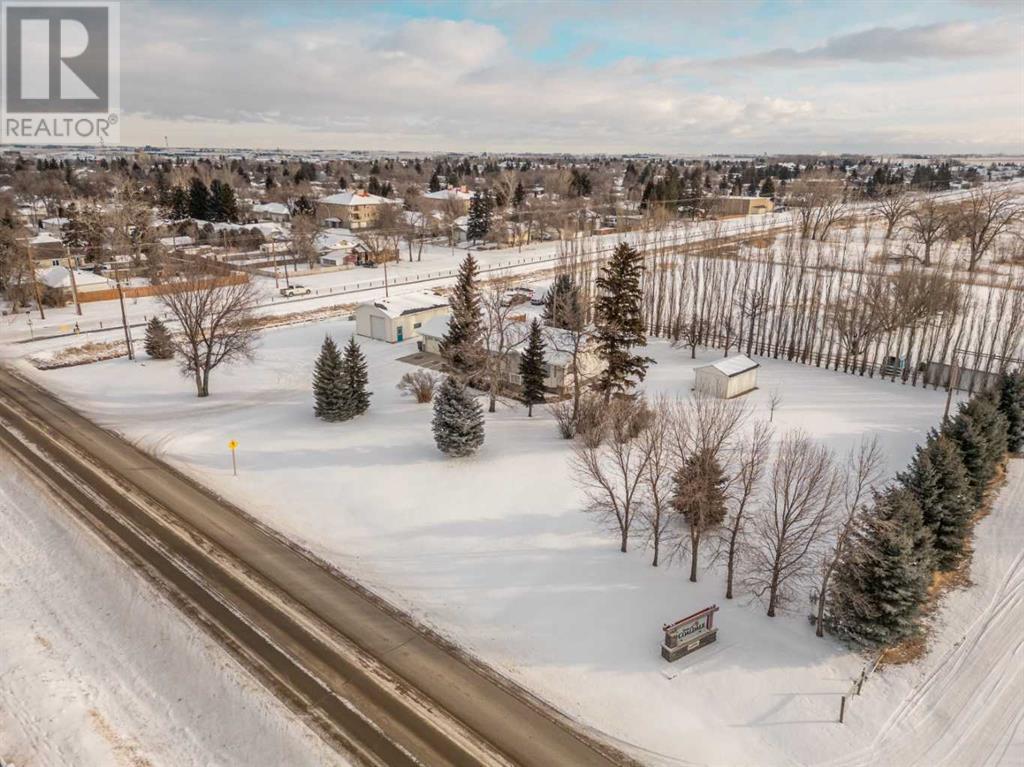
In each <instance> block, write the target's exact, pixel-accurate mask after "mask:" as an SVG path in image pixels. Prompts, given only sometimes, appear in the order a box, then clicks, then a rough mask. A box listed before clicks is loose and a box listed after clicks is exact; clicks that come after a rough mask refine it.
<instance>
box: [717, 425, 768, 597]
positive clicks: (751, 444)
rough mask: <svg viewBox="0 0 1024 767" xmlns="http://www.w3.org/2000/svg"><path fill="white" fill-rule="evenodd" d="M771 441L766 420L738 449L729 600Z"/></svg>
mask: <svg viewBox="0 0 1024 767" xmlns="http://www.w3.org/2000/svg"><path fill="white" fill-rule="evenodd" d="M771 441H772V428H771V426H769V425H768V424H766V423H764V422H763V421H762V422H760V423H758V424H756V425H755V426H754V428H753V430H752V431H751V432H750V434H749V435H748V436H747V437H746V438H745V439H744V440H743V442H742V443H741V444H740V446H739V449H738V450H737V454H736V468H735V473H734V474H733V477H732V480H731V482H730V483H729V493H728V498H729V505H730V507H731V508H732V513H731V516H730V517H729V520H728V524H727V525H726V527H725V529H724V531H723V533H724V534H723V536H722V539H723V540H722V543H723V544H724V546H723V548H724V550H725V598H726V599H732V598H733V581H734V580H735V577H736V566H737V564H738V561H739V556H740V551H741V550H742V548H743V544H744V538H745V535H746V528H747V520H748V512H749V511H750V506H751V504H753V503H754V501H755V499H756V497H757V492H758V489H759V486H760V483H761V479H762V478H763V477H764V470H765V465H766V464H767V462H768V449H769V447H770V446H771Z"/></svg>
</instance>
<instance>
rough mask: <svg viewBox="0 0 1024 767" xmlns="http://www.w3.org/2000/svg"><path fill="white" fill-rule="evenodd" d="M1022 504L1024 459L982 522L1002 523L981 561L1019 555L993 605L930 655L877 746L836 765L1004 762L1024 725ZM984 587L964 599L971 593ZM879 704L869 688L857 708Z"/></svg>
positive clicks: (981, 765) (991, 532)
mask: <svg viewBox="0 0 1024 767" xmlns="http://www.w3.org/2000/svg"><path fill="white" fill-rule="evenodd" d="M1022 508H1024V462H1021V461H1014V462H1013V463H1012V464H1011V467H1010V472H1009V477H1008V481H1007V484H1006V485H1005V486H1004V488H1003V490H1002V492H1001V493H1000V495H999V497H998V498H997V499H996V502H995V504H994V506H993V509H992V512H991V514H990V515H989V516H988V517H986V519H985V520H982V522H980V523H979V524H980V525H984V524H985V523H986V521H991V525H990V527H993V528H995V529H986V530H984V531H983V532H982V533H981V534H982V535H983V536H984V537H985V543H984V545H983V546H981V545H979V547H978V550H977V551H975V554H974V557H975V559H974V567H975V568H978V569H984V566H985V565H987V564H988V560H989V559H990V558H998V559H1002V558H1003V557H1001V556H1000V555H1001V554H1002V555H1003V556H1005V557H1006V558H1010V557H1011V556H1012V558H1010V562H1009V566H1008V568H1007V569H1006V571H1005V572H1004V573H1003V575H1002V577H1001V578H1000V580H999V582H998V585H997V586H996V588H995V590H994V592H993V595H992V597H991V599H990V600H989V602H988V604H987V605H986V606H985V607H984V609H983V610H982V612H981V614H980V615H978V616H977V617H976V618H975V619H974V620H973V621H971V623H970V625H969V626H968V627H967V629H966V631H965V632H964V635H963V638H962V639H961V640H960V641H959V642H957V643H956V644H955V645H954V646H953V647H951V648H949V649H948V650H946V652H945V653H943V654H942V655H941V657H939V658H937V659H931V658H929V659H928V660H927V661H926V662H927V663H928V665H929V666H930V671H929V672H928V673H927V674H926V675H925V676H924V678H923V679H921V680H920V681H919V682H918V683H917V684H916V686H915V688H914V690H913V692H912V693H911V694H910V696H908V697H907V698H906V699H905V700H904V701H903V702H902V703H901V704H900V705H899V706H898V707H897V708H896V710H895V711H894V712H893V713H892V714H891V715H890V716H889V718H888V719H887V720H886V722H885V724H884V725H883V727H882V729H881V730H880V731H879V732H878V733H877V734H876V735H875V737H874V739H873V740H872V742H871V744H870V745H869V746H868V747H867V748H864V749H862V750H860V751H858V752H856V753H854V754H849V755H846V756H844V757H843V758H840V759H837V760H833V761H830V762H827V765H828V767H855V766H859V765H865V764H869V763H870V764H876V765H886V766H889V765H891V766H892V767H897V766H898V767H933V766H935V765H944V764H949V765H953V764H955V765H957V766H958V767H973V766H974V765H977V767H987V766H988V765H996V764H999V763H1000V762H1001V761H1002V759H1003V758H1004V756H1005V754H1006V752H1007V751H1008V749H1009V747H1010V745H1011V743H1012V742H1013V740H1014V737H1015V734H1016V733H1017V732H1019V731H1020V730H1021V726H1022V724H1024V708H1022V706H1021V701H1022V700H1024V633H1022V631H1021V627H1022V626H1024V551H1021V540H1022V538H1024V535H1022V534H1021V532H1020V531H1019V523H1018V524H1017V525H1016V526H1015V525H1014V522H1013V520H1012V517H1015V516H1017V515H1019V514H1020V511H1021V509H1022ZM991 549H994V550H991ZM1015 549H1016V554H1015V555H1013V552H1014V550H1015ZM982 558H985V561H982ZM976 588H977V587H974V588H971V589H969V590H967V592H964V593H961V594H959V596H960V598H961V599H970V598H971V596H972V592H975V591H976ZM955 597H956V595H954V598H955ZM943 613H946V616H945V617H946V618H947V619H949V618H953V619H955V616H950V615H948V606H947V609H946V610H943ZM940 614H941V613H940ZM868 689H870V683H869V688H868ZM872 704H873V701H872V699H871V695H870V692H869V693H868V694H867V695H865V696H863V697H862V698H860V699H859V700H858V701H857V703H855V708H854V713H855V712H856V708H857V707H860V706H870V705H872Z"/></svg>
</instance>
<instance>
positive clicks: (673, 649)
mask: <svg viewBox="0 0 1024 767" xmlns="http://www.w3.org/2000/svg"><path fill="white" fill-rule="evenodd" d="M716 612H718V605H711V607H705V608H704V609H703V610H699V611H698V612H695V613H694V614H693V615H687V616H686V617H685V618H680V619H679V620H677V621H676V622H675V623H669V624H667V625H665V626H662V627H661V630H662V631H664V632H665V641H664V642H662V645H661V657H662V658H664V659H665V660H667V661H668V662H669V663H672V662H673V661H676V660H679V659H680V658H682V657H683V656H684V655H689V654H690V653H691V652H693V651H694V650H699V649H700V648H701V647H704V646H705V645H709V644H711V643H712V642H714V641H715V640H716V639H717V638H718V629H717V628H715V625H714V624H715V613H716Z"/></svg>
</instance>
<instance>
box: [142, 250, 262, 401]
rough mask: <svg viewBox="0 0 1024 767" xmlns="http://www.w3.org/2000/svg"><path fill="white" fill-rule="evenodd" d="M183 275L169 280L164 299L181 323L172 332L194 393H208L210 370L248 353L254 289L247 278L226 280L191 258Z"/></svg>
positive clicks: (253, 330)
mask: <svg viewBox="0 0 1024 767" xmlns="http://www.w3.org/2000/svg"><path fill="white" fill-rule="evenodd" d="M183 272H184V274H183V276H182V277H181V278H180V279H178V280H174V281H171V282H169V283H167V288H166V292H164V293H161V294H160V303H162V304H163V305H164V306H165V307H166V308H167V309H168V310H169V311H170V312H171V314H172V315H174V317H175V319H177V320H178V323H179V324H180V330H179V331H178V332H176V333H174V334H173V335H172V340H173V344H174V351H175V352H176V353H177V355H178V358H179V359H180V360H181V368H182V373H183V374H184V375H192V376H193V377H194V379H195V383H196V396H198V397H207V396H209V394H210V372H211V371H212V370H213V369H214V368H216V367H217V366H218V365H220V364H221V363H223V362H230V361H232V360H239V359H251V358H252V355H253V352H254V350H255V345H256V338H257V335H258V328H257V327H256V324H255V322H254V317H253V309H254V308H255V306H256V301H257V297H258V292H257V289H256V286H255V284H254V283H253V282H252V281H250V280H249V279H245V281H242V282H229V281H228V278H225V277H223V276H221V277H218V276H217V275H215V274H212V273H211V272H210V271H209V269H208V268H206V267H204V265H203V264H202V263H201V262H200V261H198V260H193V261H191V262H189V263H188V264H187V265H186V267H185V268H184V270H183Z"/></svg>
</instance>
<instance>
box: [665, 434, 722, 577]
mask: <svg viewBox="0 0 1024 767" xmlns="http://www.w3.org/2000/svg"><path fill="white" fill-rule="evenodd" d="M672 484H673V496H672V506H673V507H674V508H675V510H676V511H678V512H679V513H680V514H682V515H683V518H684V519H685V520H686V524H687V526H688V527H689V534H690V581H692V582H693V583H696V582H697V567H698V563H699V556H698V555H699V552H700V542H701V540H702V539H703V538H704V535H705V534H706V533H708V532H709V531H711V530H714V529H715V528H716V527H718V526H719V525H721V524H722V522H723V521H724V520H725V503H726V497H725V486H726V484H727V480H726V476H725V472H723V471H722V467H721V464H719V462H718V461H717V460H716V458H715V456H714V455H712V454H710V453H708V452H703V453H694V454H692V455H689V456H687V457H686V459H685V460H684V461H683V463H682V465H681V466H680V467H679V469H678V470H677V471H676V473H675V475H674V476H673V478H672Z"/></svg>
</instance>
